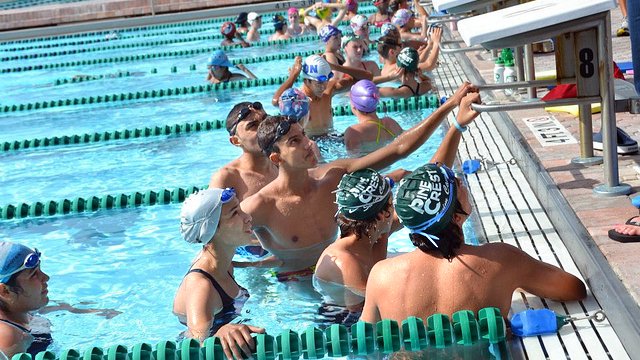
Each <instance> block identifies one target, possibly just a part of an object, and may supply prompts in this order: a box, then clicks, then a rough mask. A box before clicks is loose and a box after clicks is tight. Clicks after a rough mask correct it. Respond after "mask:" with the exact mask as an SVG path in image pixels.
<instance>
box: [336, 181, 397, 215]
mask: <svg viewBox="0 0 640 360" xmlns="http://www.w3.org/2000/svg"><path fill="white" fill-rule="evenodd" d="M391 187H392V184H391V181H389V180H387V179H386V178H384V177H382V175H380V174H379V173H378V172H377V171H375V170H373V169H362V170H358V171H355V172H352V173H350V174H345V175H344V176H342V179H341V180H340V183H339V184H338V189H337V190H336V191H335V193H336V204H338V212H339V213H341V214H342V215H344V216H345V217H346V218H349V219H352V220H368V219H371V218H373V217H374V216H376V215H377V214H378V213H379V212H380V210H382V209H383V208H384V206H385V205H386V204H387V202H388V201H389V197H390V196H391Z"/></svg>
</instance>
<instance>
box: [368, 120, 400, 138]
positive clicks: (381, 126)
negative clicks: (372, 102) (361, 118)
mask: <svg viewBox="0 0 640 360" xmlns="http://www.w3.org/2000/svg"><path fill="white" fill-rule="evenodd" d="M367 122H370V123H374V124H376V125H378V135H377V136H376V144H379V143H380V131H381V130H384V131H386V132H387V134H389V135H391V136H393V137H395V136H396V134H395V133H394V132H393V131H391V130H389V129H388V128H387V127H386V126H384V124H383V123H382V120H380V121H375V120H367Z"/></svg>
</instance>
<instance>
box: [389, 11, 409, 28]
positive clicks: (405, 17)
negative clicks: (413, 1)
mask: <svg viewBox="0 0 640 360" xmlns="http://www.w3.org/2000/svg"><path fill="white" fill-rule="evenodd" d="M412 16H413V13H412V12H411V10H407V9H400V10H398V11H396V13H395V14H393V17H392V18H391V23H392V24H393V25H396V26H399V27H403V26H405V25H407V23H408V22H409V19H411V17H412Z"/></svg>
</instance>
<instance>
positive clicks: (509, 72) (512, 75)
mask: <svg viewBox="0 0 640 360" xmlns="http://www.w3.org/2000/svg"><path fill="white" fill-rule="evenodd" d="M502 76H503V79H504V82H505V83H512V82H516V70H515V67H514V64H513V59H511V60H507V61H506V62H505V63H504V73H503V74H502ZM504 92H505V94H507V95H511V94H513V89H505V90H504Z"/></svg>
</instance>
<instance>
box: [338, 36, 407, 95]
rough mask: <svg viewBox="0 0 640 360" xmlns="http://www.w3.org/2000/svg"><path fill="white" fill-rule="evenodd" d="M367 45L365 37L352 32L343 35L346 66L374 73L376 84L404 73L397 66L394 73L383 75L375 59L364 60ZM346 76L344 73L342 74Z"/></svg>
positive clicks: (391, 79)
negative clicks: (362, 37)
mask: <svg viewBox="0 0 640 360" xmlns="http://www.w3.org/2000/svg"><path fill="white" fill-rule="evenodd" d="M365 49H366V45H365V42H364V40H363V39H361V38H360V37H359V36H357V35H353V34H352V33H347V34H345V35H344V36H343V37H342V50H343V51H344V54H345V62H344V66H347V67H351V68H356V69H358V68H362V69H364V70H366V71H368V72H370V73H371V74H372V75H373V82H374V83H376V84H380V83H384V82H387V81H393V80H395V79H397V78H399V77H400V75H402V70H401V69H399V68H397V69H396V71H395V72H394V73H391V74H389V75H387V76H383V75H381V73H380V68H379V67H378V64H376V63H375V62H374V61H369V60H366V61H365V60H362V57H363V55H364V50H365ZM342 76H344V75H342Z"/></svg>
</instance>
